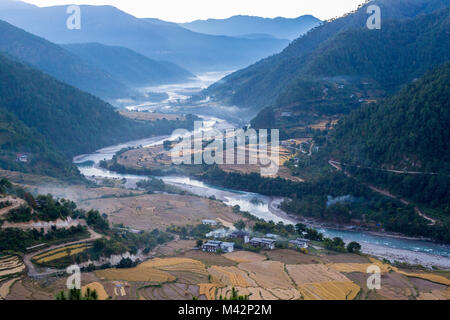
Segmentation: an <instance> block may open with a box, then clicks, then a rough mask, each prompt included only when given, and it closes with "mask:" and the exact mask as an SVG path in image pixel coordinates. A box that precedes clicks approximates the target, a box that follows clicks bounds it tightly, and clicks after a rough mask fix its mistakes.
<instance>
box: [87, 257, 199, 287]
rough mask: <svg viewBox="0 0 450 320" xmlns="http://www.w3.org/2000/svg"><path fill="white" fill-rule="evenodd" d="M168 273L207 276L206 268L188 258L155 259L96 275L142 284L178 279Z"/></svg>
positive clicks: (103, 271)
mask: <svg viewBox="0 0 450 320" xmlns="http://www.w3.org/2000/svg"><path fill="white" fill-rule="evenodd" d="M166 271H187V272H192V273H198V274H204V275H206V274H207V272H206V267H205V265H204V264H203V263H201V262H200V261H197V260H193V259H188V258H162V259H160V258H155V259H151V260H148V261H146V262H143V263H141V264H140V265H138V266H137V267H134V268H130V269H106V270H99V271H96V272H95V273H96V275H97V276H98V277H100V278H105V279H107V280H125V281H135V282H137V281H142V282H168V281H174V280H175V279H176V278H175V277H174V276H173V275H171V274H170V273H168V272H166Z"/></svg>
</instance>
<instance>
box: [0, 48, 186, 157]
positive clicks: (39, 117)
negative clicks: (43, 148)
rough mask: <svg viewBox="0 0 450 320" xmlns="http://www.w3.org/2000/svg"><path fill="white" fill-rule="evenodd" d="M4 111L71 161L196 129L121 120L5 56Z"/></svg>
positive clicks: (0, 81)
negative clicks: (128, 143) (121, 145)
mask: <svg viewBox="0 0 450 320" xmlns="http://www.w3.org/2000/svg"><path fill="white" fill-rule="evenodd" d="M0 106H2V107H3V108H5V109H7V110H9V112H11V113H13V114H14V115H15V116H16V117H17V118H18V119H19V120H21V121H22V122H23V123H24V124H26V125H27V126H28V127H30V128H33V129H35V130H36V131H38V132H39V133H41V134H42V136H44V137H45V139H46V141H47V142H48V143H51V144H53V145H54V146H55V147H56V148H57V150H59V151H61V152H62V153H64V154H65V155H66V156H69V157H70V156H74V155H76V154H81V153H85V152H89V151H95V150H96V149H98V148H100V147H104V146H107V145H111V144H115V143H118V142H123V141H127V140H133V139H137V138H141V137H145V136H150V135H152V134H163V133H170V132H172V131H173V130H174V129H175V128H180V127H186V126H189V125H191V122H192V121H191V120H192V119H190V117H188V119H187V120H186V121H173V122H168V121H155V122H153V123H152V124H149V123H142V122H137V121H133V120H130V119H126V118H124V117H122V116H121V115H120V114H119V113H118V112H116V110H115V109H114V108H113V107H112V106H111V105H109V104H108V103H106V102H104V101H102V100H100V99H98V98H96V97H94V96H92V95H90V94H88V93H85V92H82V91H80V90H78V89H76V88H74V87H71V86H69V85H66V84H65V83H62V82H59V81H57V80H55V79H53V78H51V77H50V76H48V75H46V74H43V73H42V72H40V71H38V70H34V69H32V68H30V67H27V66H25V65H22V64H20V63H18V62H16V61H13V60H10V59H8V58H6V57H4V56H1V55H0Z"/></svg>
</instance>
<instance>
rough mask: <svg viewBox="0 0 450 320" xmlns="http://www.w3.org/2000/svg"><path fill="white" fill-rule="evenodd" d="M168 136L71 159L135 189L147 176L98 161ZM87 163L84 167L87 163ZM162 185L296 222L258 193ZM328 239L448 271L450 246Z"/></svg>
mask: <svg viewBox="0 0 450 320" xmlns="http://www.w3.org/2000/svg"><path fill="white" fill-rule="evenodd" d="M206 123H207V125H206V127H207V128H212V127H215V126H220V127H224V126H227V123H225V121H223V120H220V119H216V118H208V119H206ZM171 138H174V137H171ZM165 139H168V136H159V137H152V138H148V139H142V140H135V141H130V142H127V143H122V144H119V145H115V146H110V147H107V148H103V149H100V150H98V151H96V152H94V153H92V154H86V155H80V156H77V157H75V158H74V162H75V163H76V164H77V165H78V168H79V170H80V172H81V173H82V174H83V175H84V176H86V177H87V178H93V177H95V178H117V179H126V181H127V182H126V184H125V187H127V188H135V187H136V182H137V181H140V180H145V179H147V178H148V177H147V176H140V175H131V174H119V173H116V172H112V171H108V170H106V169H103V168H101V167H99V162H100V161H101V160H104V159H106V160H110V159H111V158H112V157H113V155H114V154H115V153H116V152H117V151H119V150H121V149H123V148H126V147H138V146H151V145H154V144H159V143H162V141H164V140H165ZM88 161H89V162H90V163H88V164H86V163H87V162H88ZM158 178H160V179H162V180H163V181H164V182H165V183H167V184H170V185H173V186H177V187H178V188H181V189H184V190H187V191H189V192H191V193H192V194H196V195H198V196H203V197H209V196H213V195H214V196H215V197H216V198H217V199H219V200H222V201H223V202H224V203H225V204H226V205H229V206H234V205H239V206H240V207H241V210H242V211H248V212H250V213H251V214H252V215H254V216H256V217H258V218H262V219H264V220H265V221H270V220H272V221H274V222H280V221H282V222H283V223H286V224H295V223H297V221H296V220H295V219H294V218H292V217H290V216H288V215H287V214H286V213H284V212H283V211H282V210H280V209H279V208H278V205H277V204H278V203H280V201H281V200H282V199H280V198H270V197H267V196H264V195H261V194H257V193H250V192H243V191H237V190H230V189H225V188H221V187H218V186H214V185H211V184H207V183H204V182H202V181H199V180H196V179H192V178H190V177H186V176H163V177H158ZM317 228H318V230H319V231H321V232H322V233H324V234H325V236H327V237H341V238H342V239H344V241H345V242H350V241H357V242H359V243H360V244H361V245H362V251H363V252H366V253H369V254H373V255H375V256H378V257H383V258H387V259H390V260H391V261H392V260H398V261H405V262H409V263H420V264H422V265H427V266H432V265H435V266H439V267H441V268H447V269H450V246H448V245H439V244H436V243H433V242H429V241H422V240H414V239H405V238H400V237H393V236H385V235H378V234H372V233H369V232H361V231H350V230H335V229H330V228H322V227H317Z"/></svg>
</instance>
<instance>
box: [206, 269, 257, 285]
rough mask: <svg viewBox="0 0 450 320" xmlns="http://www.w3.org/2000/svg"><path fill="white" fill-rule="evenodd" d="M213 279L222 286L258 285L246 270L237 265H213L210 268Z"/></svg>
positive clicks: (209, 271)
mask: <svg viewBox="0 0 450 320" xmlns="http://www.w3.org/2000/svg"><path fill="white" fill-rule="evenodd" d="M208 273H209V274H210V275H211V281H212V282H213V283H218V284H220V285H222V286H234V287H256V286H257V284H256V282H255V281H254V280H253V279H251V278H250V277H249V276H248V275H247V273H246V272H244V271H243V270H240V269H238V268H236V267H219V266H212V267H211V268H209V269H208Z"/></svg>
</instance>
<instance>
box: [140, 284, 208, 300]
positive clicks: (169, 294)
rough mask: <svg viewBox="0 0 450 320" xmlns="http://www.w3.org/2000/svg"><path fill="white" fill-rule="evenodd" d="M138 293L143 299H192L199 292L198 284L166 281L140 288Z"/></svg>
mask: <svg viewBox="0 0 450 320" xmlns="http://www.w3.org/2000/svg"><path fill="white" fill-rule="evenodd" d="M139 295H140V296H141V297H142V298H144V299H145V300H192V299H193V297H194V296H195V297H198V296H199V295H200V293H199V286H198V285H189V284H183V283H166V284H163V285H161V286H152V287H147V288H144V289H141V290H139Z"/></svg>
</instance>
